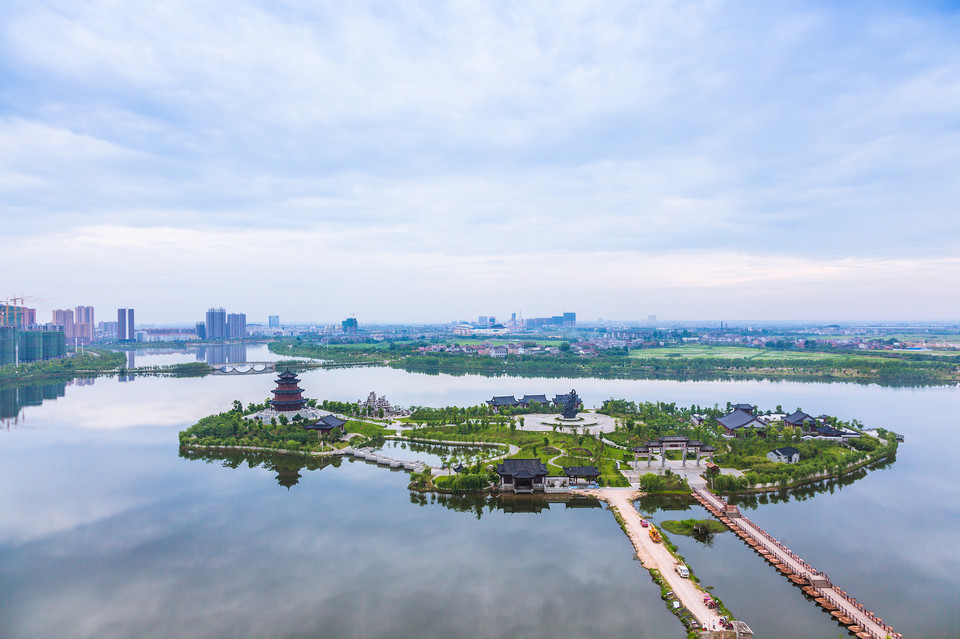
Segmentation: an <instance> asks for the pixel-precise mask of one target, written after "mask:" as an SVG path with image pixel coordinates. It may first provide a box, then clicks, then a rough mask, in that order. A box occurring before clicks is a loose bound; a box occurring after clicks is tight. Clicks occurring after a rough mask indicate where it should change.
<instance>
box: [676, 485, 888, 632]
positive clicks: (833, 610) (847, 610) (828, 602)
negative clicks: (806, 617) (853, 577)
mask: <svg viewBox="0 0 960 639" xmlns="http://www.w3.org/2000/svg"><path fill="white" fill-rule="evenodd" d="M694 496H695V497H696V498H697V499H698V501H700V503H701V504H703V505H704V506H705V507H706V508H707V509H708V510H710V511H711V512H712V513H713V514H714V515H715V516H717V517H719V518H720V520H721V521H723V522H724V523H725V524H727V525H728V526H730V528H731V530H733V531H734V532H735V533H737V534H738V535H740V536H741V537H742V538H743V539H744V540H745V541H747V543H748V544H750V545H751V546H753V547H754V549H755V550H756V551H757V552H759V553H760V554H761V555H763V556H764V557H765V558H766V559H767V561H769V562H770V563H772V564H774V565H775V566H777V568H778V569H779V570H780V571H781V572H783V573H784V574H786V575H787V576H788V577H789V578H790V579H791V581H793V582H794V583H796V584H797V585H801V584H804V583H806V584H807V585H806V586H805V587H804V588H803V590H804V592H806V593H807V594H808V595H810V596H815V598H816V601H817V603H818V604H820V605H821V606H823V607H824V608H825V609H826V610H828V611H830V614H831V615H833V616H834V617H835V618H836V619H837V620H838V621H839V622H840V623H842V624H843V625H845V626H849V627H850V628H849V629H850V631H851V632H853V633H854V634H855V635H856V636H858V637H862V638H863V639H868V638H869V639H884V638H885V637H888V636H889V637H893V638H894V639H901V638H902V635H900V634H899V633H897V632H894V630H893V628H891V627H890V626H888V625H886V624H884V623H883V620H882V619H880V617H878V616H877V615H875V614H874V613H872V612H870V611H869V610H867V609H866V608H865V607H864V606H863V605H862V604H861V603H860V602H858V601H857V600H856V599H855V598H854V597H852V596H851V595H849V594H847V593H846V592H845V591H843V590H841V589H839V588H837V587H836V586H834V585H833V584H832V583H831V582H830V580H829V579H828V578H827V576H826V575H825V574H824V573H822V572H820V571H819V570H817V569H815V568H814V567H813V566H811V565H810V564H808V563H807V562H805V561H804V560H803V559H801V558H800V557H798V556H797V555H795V554H794V553H793V551H791V550H790V549H789V548H787V547H786V546H784V545H783V544H781V543H780V542H779V541H777V540H776V539H774V538H773V536H772V535H770V534H769V533H768V532H766V531H765V530H763V529H762V528H760V527H759V526H757V525H756V524H755V523H753V522H752V521H750V520H749V519H748V518H746V517H744V516H743V515H742V514H740V511H739V509H737V508H731V507H728V505H727V503H726V502H725V501H723V500H722V499H720V498H719V497H717V496H716V495H714V494H713V493H711V492H710V491H709V490H706V489H703V490H697V491H696V492H695V493H694Z"/></svg>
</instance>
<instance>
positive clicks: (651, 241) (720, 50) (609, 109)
mask: <svg viewBox="0 0 960 639" xmlns="http://www.w3.org/2000/svg"><path fill="white" fill-rule="evenodd" d="M0 17H2V18H3V19H2V24H3V25H4V26H3V27H2V32H0V75H2V77H4V78H5V80H4V84H3V86H2V88H0V189H2V191H3V193H4V197H3V198H2V203H0V225H2V228H3V229H4V238H5V239H6V240H7V242H5V244H6V246H7V248H8V250H12V251H13V252H14V253H15V255H16V257H17V259H18V261H17V262H15V263H16V264H18V267H17V269H16V271H15V272H13V271H6V270H5V271H4V273H3V274H2V275H0V284H2V286H3V287H4V290H3V291H2V294H3V295H7V294H12V293H14V292H17V293H19V292H21V290H26V291H27V292H29V293H30V294H34V295H37V296H38V297H46V298H48V299H52V300H53V301H51V302H50V304H49V306H50V307H51V308H53V307H61V306H71V305H75V304H80V303H94V304H97V305H101V306H104V307H106V308H111V307H116V306H125V305H133V306H137V307H138V309H143V311H146V312H145V313H144V312H141V313H140V315H139V316H138V317H142V318H143V321H173V320H189V319H193V318H196V317H198V316H199V315H200V313H201V312H202V311H203V309H204V308H206V306H209V305H213V304H217V305H219V304H227V305H230V306H232V307H235V308H233V309H232V310H246V312H247V313H248V315H250V316H252V317H251V319H254V318H257V317H259V316H265V315H266V314H267V313H268V312H270V313H276V312H279V313H281V314H282V315H284V316H286V317H290V318H291V319H294V318H296V319H318V320H328V321H333V320H336V319H338V318H340V317H342V316H343V315H345V314H347V313H350V312H357V313H361V314H366V316H367V317H371V316H376V318H377V319H379V320H382V321H390V320H400V321H403V320H408V321H417V320H421V321H422V320H431V319H434V320H446V319H456V318H458V317H469V316H473V315H476V314H478V313H480V312H497V313H500V314H503V313H508V312H510V311H514V310H526V309H529V310H530V311H531V312H532V313H533V314H536V313H548V312H549V313H553V312H556V311H557V310H559V309H555V308H554V307H555V306H557V305H561V304H562V302H561V299H562V295H563V292H564V291H566V290H568V285H569V284H570V283H573V284H575V285H576V286H577V287H578V289H577V290H578V295H577V298H578V299H580V300H582V306H581V307H580V309H579V310H580V314H581V317H585V318H592V317H597V316H605V317H623V318H627V317H636V316H645V315H646V314H648V313H658V314H660V316H661V317H668V318H702V319H716V318H728V319H729V318H731V317H734V318H737V317H748V316H749V317H752V318H763V317H766V318H770V319H781V318H789V317H795V316H796V313H794V312H793V311H792V310H786V307H787V303H788V302H790V303H796V302H799V303H800V304H801V305H805V306H807V307H815V308H825V307H826V308H827V309H828V310H825V311H824V312H822V313H821V314H819V316H821V317H832V318H838V319H844V318H864V317H876V318H902V317H904V311H903V309H904V308H910V309H912V310H911V313H909V314H908V315H911V316H914V317H927V318H947V317H957V316H958V314H960V303H957V302H955V301H953V300H945V299H943V297H942V296H938V295H936V291H937V290H938V289H939V288H940V287H942V286H944V285H949V284H950V283H955V282H956V278H957V275H958V269H957V264H956V261H955V260H954V256H955V255H957V254H958V248H960V247H958V241H957V240H958V232H960V228H958V227H960V216H957V215H956V213H955V203H956V202H957V201H960V187H958V185H957V182H956V180H955V177H954V176H955V167H956V166H958V164H960V133H958V131H960V129H958V117H957V115H956V114H957V113H960V51H958V45H957V42H960V38H957V35H958V26H960V25H958V17H957V14H956V13H955V12H945V10H944V9H943V8H942V7H939V6H938V5H933V4H931V5H927V6H924V5H917V4H914V3H910V4H908V3H887V4H884V5H870V6H869V7H868V6H860V5H856V4H850V5H844V6H842V7H835V6H832V5H829V4H819V3H813V2H794V3H788V4H780V5H776V6H770V5H767V4H763V3H746V4H745V3H725V2H719V3H718V2H665V3H654V4H644V5H641V6H636V4H635V3H626V2H624V3H605V4H604V5H595V4H592V3H579V4H578V3H565V4H563V5H559V6H556V5H554V4H543V3H529V4H525V5H517V4H515V3H469V2H464V3H455V4H452V5H446V6H444V7H433V6H430V7H427V6H424V5H418V4H415V3H385V4H383V3H367V4H353V5H349V6H343V5H342V3H339V4H337V3H328V4H325V5H319V6H317V5H316V3H298V2H293V1H291V2H284V3H258V2H250V1H247V2H232V3H221V4H217V3H205V4H203V5H201V6H198V5H196V4H195V3H187V2H163V3H152V4H150V5H149V6H136V7H135V6H128V5H124V4H121V5H118V4H117V3H115V2H108V1H103V2H90V3H83V4H82V5H77V4H76V3H67V2H53V1H51V2H41V3H36V2H29V3H28V2H14V3H11V4H9V5H7V6H6V7H5V8H3V9H0ZM37 247H45V250H40V251H39V252H38V250H37ZM281 257H286V258H288V259H291V260H294V262H295V263H296V264H297V265H298V266H299V269H298V271H299V272H300V274H301V277H299V278H298V279H297V281H296V283H294V282H292V281H291V282H280V281H279V280H278V279H277V278H276V277H270V275H271V274H275V273H276V272H277V271H276V264H275V262H276V260H277V259H278V258H281ZM118 264H122V265H123V266H122V268H120V269H118V268H117V265H118ZM107 279H110V285H109V287H102V286H100V285H99V283H102V282H104V281H105V280H107ZM251 282H255V283H256V284H257V286H256V287H251V286H249V284H250V283H251ZM270 287H273V289H274V290H275V291H276V293H279V294H273V295H267V294H266V293H265V292H264V290H263V289H264V288H267V289H269V288H270ZM891 287H895V288H898V289H899V290H900V291H902V293H901V294H906V295H909V296H911V300H910V301H911V303H910V304H908V305H903V304H898V305H896V306H895V307H891V306H890V305H889V304H888V303H884V302H883V301H882V299H883V297H881V298H874V297H873V296H874V295H880V296H883V295H884V291H885V290H889V289H890V288H891ZM6 289H11V290H9V291H8V290H6ZM13 289H15V290H13ZM371 291H379V294H382V295H385V296H386V297H385V298H384V299H381V300H371V299H370V292H371ZM514 291H516V292H514ZM299 292H306V293H307V294H308V296H309V300H314V301H312V302H311V301H309V300H307V299H301V300H299V301H293V302H291V301H278V300H280V299H281V298H282V299H284V300H289V299H291V298H293V297H294V294H295V293H299ZM691 296H693V297H694V298H695V299H696V298H698V297H699V299H697V300H696V301H693V300H691ZM858 296H859V297H858ZM637 297H642V298H643V300H642V302H641V301H638V300H637ZM173 298H175V299H176V302H172V299H173ZM745 298H749V299H751V300H752V301H754V302H755V303H757V304H761V305H762V306H763V307H765V308H766V310H767V313H766V314H760V315H755V314H753V313H750V314H749V315H743V314H742V313H744V312H745V311H744V309H743V306H742V303H741V302H742V300H743V299H745ZM935 298H937V299H935ZM319 300H323V302H320V301H319ZM562 305H563V306H564V307H567V306H570V305H569V304H562ZM241 306H242V308H241ZM802 315H804V316H808V315H807V314H805V313H804V314H802ZM41 319H42V317H41Z"/></svg>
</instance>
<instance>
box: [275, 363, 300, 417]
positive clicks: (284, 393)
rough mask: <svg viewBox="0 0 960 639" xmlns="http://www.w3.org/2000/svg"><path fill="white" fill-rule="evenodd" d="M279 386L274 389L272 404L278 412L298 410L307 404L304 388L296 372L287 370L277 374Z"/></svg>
mask: <svg viewBox="0 0 960 639" xmlns="http://www.w3.org/2000/svg"><path fill="white" fill-rule="evenodd" d="M276 382H277V387H276V389H274V391H273V399H272V400H271V401H270V405H271V406H272V407H273V410H275V411H278V412H287V411H298V410H301V409H303V407H304V406H306V405H307V400H305V399H304V398H303V389H302V388H300V386H298V384H299V383H300V379H299V378H298V377H297V374H296V373H291V372H290V370H289V369H288V370H285V371H283V372H282V373H280V375H279V376H277V379H276Z"/></svg>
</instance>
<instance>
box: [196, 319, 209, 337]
mask: <svg viewBox="0 0 960 639" xmlns="http://www.w3.org/2000/svg"><path fill="white" fill-rule="evenodd" d="M197 337H199V338H200V339H207V323H206V322H197Z"/></svg>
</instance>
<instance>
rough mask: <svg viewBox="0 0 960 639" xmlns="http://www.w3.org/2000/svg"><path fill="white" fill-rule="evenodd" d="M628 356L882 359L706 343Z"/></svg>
mask: <svg viewBox="0 0 960 639" xmlns="http://www.w3.org/2000/svg"><path fill="white" fill-rule="evenodd" d="M630 357H637V358H658V359H660V358H671V359H673V358H698V357H710V358H718V359H752V360H756V361H758V362H762V361H764V360H791V359H794V360H817V361H830V360H837V359H843V358H848V357H857V358H863V359H868V360H877V361H883V358H882V357H877V356H875V355H861V354H859V353H855V352H849V353H846V352H845V353H819V352H814V351H778V350H769V349H759V348H748V347H745V346H710V345H706V344H688V345H684V346H671V347H664V348H644V349H636V350H632V351H630Z"/></svg>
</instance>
